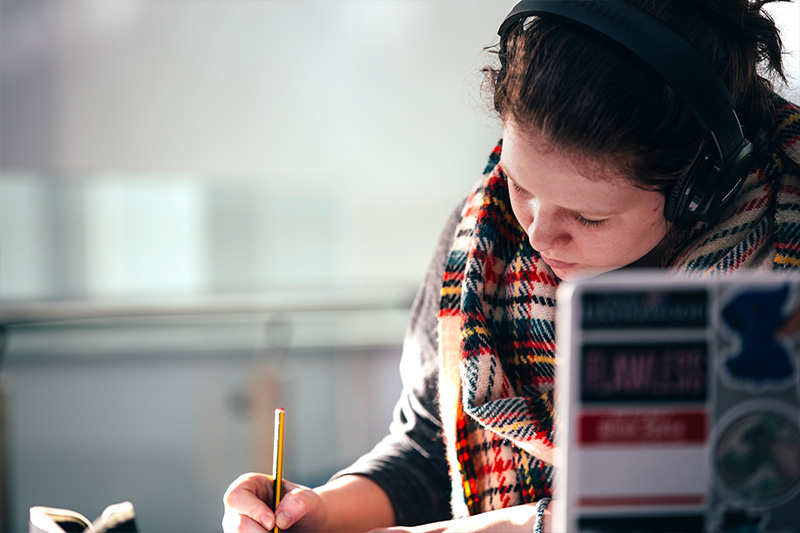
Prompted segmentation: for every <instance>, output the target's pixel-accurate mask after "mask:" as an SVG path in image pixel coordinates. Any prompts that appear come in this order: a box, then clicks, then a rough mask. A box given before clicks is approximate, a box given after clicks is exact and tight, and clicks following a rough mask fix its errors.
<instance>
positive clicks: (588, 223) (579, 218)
mask: <svg viewBox="0 0 800 533" xmlns="http://www.w3.org/2000/svg"><path fill="white" fill-rule="evenodd" d="M575 220H577V221H578V223H579V224H583V225H584V226H589V227H592V228H596V227H597V226H602V225H603V224H605V223H606V220H605V219H603V220H589V219H588V218H583V217H582V216H581V215H579V214H577V213H575Z"/></svg>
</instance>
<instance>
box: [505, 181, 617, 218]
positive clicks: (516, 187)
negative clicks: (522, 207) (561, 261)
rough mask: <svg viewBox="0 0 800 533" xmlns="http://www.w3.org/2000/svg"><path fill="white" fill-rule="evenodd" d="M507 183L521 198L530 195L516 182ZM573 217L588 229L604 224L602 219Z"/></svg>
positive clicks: (576, 215) (577, 215)
mask: <svg viewBox="0 0 800 533" xmlns="http://www.w3.org/2000/svg"><path fill="white" fill-rule="evenodd" d="M508 181H509V183H511V186H512V187H513V188H514V192H516V193H517V194H521V195H523V196H530V193H529V192H528V191H526V190H525V189H523V188H522V187H520V186H519V185H517V182H516V181H512V180H508ZM574 217H575V220H577V221H578V223H579V224H582V225H584V226H587V227H590V228H596V227H597V226H602V225H603V224H605V223H606V220H605V219H603V220H589V219H588V218H584V217H583V216H581V215H580V214H578V213H575V215H574Z"/></svg>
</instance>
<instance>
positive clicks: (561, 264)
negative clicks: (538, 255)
mask: <svg viewBox="0 0 800 533" xmlns="http://www.w3.org/2000/svg"><path fill="white" fill-rule="evenodd" d="M542 259H543V260H544V262H545V263H547V264H548V265H550V268H557V269H560V270H563V269H567V268H572V267H574V266H575V265H576V264H577V263H568V262H566V261H559V260H557V259H551V258H549V257H545V256H542Z"/></svg>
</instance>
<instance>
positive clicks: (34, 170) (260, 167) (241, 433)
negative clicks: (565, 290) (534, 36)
mask: <svg viewBox="0 0 800 533" xmlns="http://www.w3.org/2000/svg"><path fill="white" fill-rule="evenodd" d="M514 3H515V2H514V1H513V0H511V1H506V0H503V1H497V0H494V1H491V2H489V1H486V0H413V1H412V0H335V1H333V0H316V1H314V0H227V1H222V0H182V1H169V0H161V1H159V0H114V1H107V0H66V1H62V0H28V1H23V0H20V1H9V0H2V1H0V354H1V356H2V358H1V359H0V365H2V366H0V378H2V399H3V401H2V408H1V409H0V430H1V431H0V435H2V438H0V480H2V483H0V486H1V487H0V490H2V494H0V510H2V523H1V524H0V526H2V528H3V530H9V531H25V530H27V520H28V508H29V507H30V506H32V505H47V506H55V507H68V508H72V509H74V510H77V511H79V512H81V513H84V514H86V515H87V516H88V517H89V518H90V519H93V518H95V517H96V516H97V515H99V513H100V512H101V511H102V509H103V508H104V507H105V506H106V505H109V504H111V503H116V502H118V501H122V500H131V501H132V502H133V503H134V506H135V507H136V510H137V515H138V521H139V524H140V529H141V530H143V531H175V532H178V531H187V532H188V531H193V532H200V531H218V530H219V529H220V525H219V524H220V519H221V517H222V504H221V497H222V494H223V492H224V490H225V488H226V487H227V485H228V484H229V483H230V482H231V481H232V480H233V479H234V478H235V477H236V476H238V475H239V474H240V473H243V472H246V471H250V470H259V471H267V472H269V471H271V464H272V463H271V462H272V423H273V418H272V417H273V410H274V408H275V407H277V406H283V407H286V409H287V451H286V468H285V471H286V475H287V477H289V478H290V479H292V480H294V481H297V482H299V483H304V484H308V485H315V484H318V483H322V482H324V481H325V480H326V479H327V478H328V477H329V476H330V475H331V474H332V473H333V472H334V471H336V470H337V469H339V468H342V467H345V466H346V465H347V464H349V462H351V461H352V460H354V459H355V458H356V457H358V456H359V455H360V454H361V453H363V452H365V451H367V450H368V449H369V448H370V447H371V446H372V445H374V444H375V443H376V442H377V441H378V440H379V439H380V438H381V437H382V436H383V435H384V434H385V432H386V429H387V427H388V423H389V420H390V417H391V410H392V406H393V404H394V401H395V399H396V397H397V395H398V393H399V391H400V383H399V378H398V377H397V365H398V363H399V357H400V344H401V342H402V337H403V332H404V329H405V325H406V320H407V317H408V309H409V306H410V304H411V301H412V299H413V297H414V293H415V291H416V289H417V285H418V283H419V282H420V280H421V279H422V276H423V274H424V271H425V268H426V266H427V262H428V259H429V257H430V254H431V252H432V250H433V246H434V244H435V242H436V238H437V236H438V233H439V231H440V229H441V226H442V224H443V223H444V221H445V219H446V218H447V216H448V214H449V213H450V211H451V209H452V208H453V207H454V206H455V204H456V203H457V202H458V201H459V200H460V199H461V198H462V197H463V195H464V194H466V192H467V191H468V190H469V188H470V187H471V185H472V184H473V183H474V181H475V180H476V179H478V177H479V176H480V172H481V170H482V169H483V166H484V164H485V161H486V158H487V156H488V154H489V151H490V150H491V148H492V146H493V144H494V143H495V142H496V141H497V139H498V138H499V137H500V131H501V128H500V124H499V122H498V121H497V120H496V118H495V117H494V116H493V115H492V113H491V112H490V110H489V106H488V104H487V102H486V100H485V98H484V97H483V96H482V94H481V82H482V77H481V74H480V67H481V66H483V65H484V64H486V63H487V62H490V61H491V57H490V56H489V55H488V54H486V53H485V51H484V48H485V47H487V46H490V45H492V44H494V43H495V32H496V28H497V26H498V25H499V23H500V21H501V20H502V18H503V16H504V15H505V14H506V13H507V12H508V10H509V9H510V8H511V7H512V6H513V5H514ZM771 11H772V13H773V15H774V17H775V19H776V20H777V22H778V24H779V25H780V26H781V27H782V28H783V31H784V33H783V37H784V41H785V44H786V47H787V49H788V50H790V51H791V52H792V53H791V55H788V56H787V57H786V67H787V71H788V73H789V74H790V76H791V77H792V79H791V80H790V85H789V86H788V87H786V88H782V90H781V92H782V93H783V94H785V95H786V96H788V97H790V98H792V99H794V100H795V101H800V75H799V73H800V30H799V29H798V28H799V26H800V5H798V4H797V3H795V4H780V5H777V6H773V7H771Z"/></svg>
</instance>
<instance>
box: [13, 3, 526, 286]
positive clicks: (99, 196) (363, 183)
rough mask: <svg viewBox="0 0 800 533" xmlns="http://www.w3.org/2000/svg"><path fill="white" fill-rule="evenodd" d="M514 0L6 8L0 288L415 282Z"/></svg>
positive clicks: (457, 193) (456, 190)
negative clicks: (485, 69)
mask: <svg viewBox="0 0 800 533" xmlns="http://www.w3.org/2000/svg"><path fill="white" fill-rule="evenodd" d="M511 4H512V2H510V1H503V2H485V1H481V0H466V1H456V0H436V1H415V2H407V1H352V0H350V1H330V0H316V1H313V0H299V1H295V0H292V1H289V0H274V1H255V2H254V1H251V0H243V1H238V0H233V1H225V2H206V1H191V0H190V1H181V2H157V1H156V2H152V1H145V0H115V1H114V2H105V1H102V0H99V1H91V0H71V1H69V2H59V1H48V0H44V1H38V2H3V3H2V13H1V14H0V23H2V31H1V32H0V35H2V44H3V46H2V51H1V52H0V53H2V71H1V72H0V76H1V79H2V84H3V86H2V91H0V110H2V121H0V150H2V152H1V153H0V164H1V165H2V177H3V189H2V191H0V192H1V193H2V195H1V198H0V202H3V203H2V204H0V217H2V219H0V222H1V223H2V224H0V227H2V228H3V229H0V232H2V233H0V238H2V240H3V242H4V251H5V252H6V253H4V254H3V257H2V258H0V279H2V280H4V281H3V283H2V284H0V298H5V299H19V298H46V297H61V298H63V297H69V298H73V297H78V298H80V297H86V296H89V297H108V296H130V295H148V294H154V293H157V294H163V293H181V294H186V293H209V292H211V293H214V292H230V291H253V290H274V289H276V288H280V287H285V286H292V287H296V286H308V285H322V286H325V285H327V284H330V283H338V284H356V285H369V286H372V285H382V284H387V283H388V284H392V285H397V284H405V285H408V286H415V285H416V283H417V281H418V280H419V279H420V277H421V275H422V272H423V270H424V268H425V266H426V264H427V260H428V257H429V255H430V252H431V250H432V246H433V244H434V242H435V238H436V236H437V234H438V231H439V229H440V227H441V224H442V223H443V221H444V220H445V218H446V217H447V215H448V213H449V211H450V210H451V209H452V207H453V206H454V205H455V204H456V203H457V202H458V200H459V199H460V198H461V197H462V196H463V195H464V194H465V193H466V191H467V190H468V189H469V188H470V186H471V184H472V183H473V182H474V181H475V180H476V179H478V178H479V176H480V173H481V171H482V169H483V166H484V164H485V161H486V158H487V156H488V154H489V151H490V150H491V148H492V146H493V143H494V142H496V140H497V139H498V138H499V131H500V128H499V125H498V124H497V122H496V120H495V119H494V117H493V116H492V114H491V113H490V112H489V111H488V107H487V106H485V105H484V102H483V101H482V97H481V94H480V90H479V85H480V81H481V76H480V74H479V69H480V67H481V66H482V65H483V64H485V62H486V61H488V60H489V58H488V56H487V55H486V54H484V53H483V48H484V47H485V46H487V45H489V44H491V43H493V41H494V39H495V31H496V26H497V24H498V21H499V20H501V19H502V17H503V15H504V14H505V13H506V11H507V9H508V8H509V6H510V5H511ZM412 213H413V216H409V215H410V214H412ZM12 228H13V229H12ZM55 265H58V266H55Z"/></svg>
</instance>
